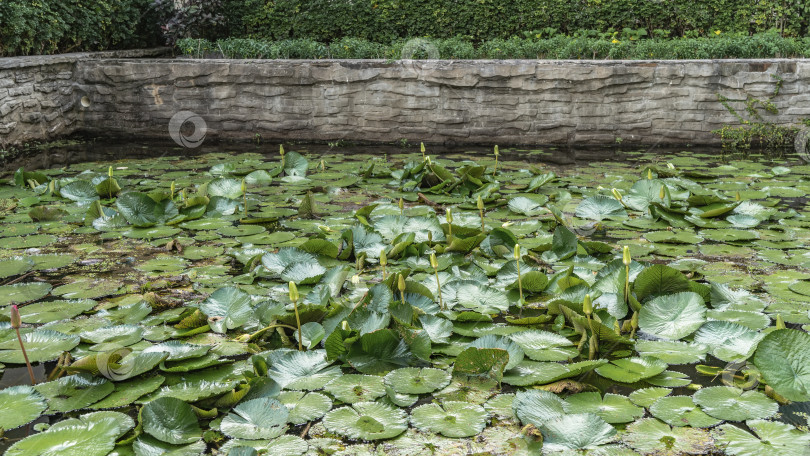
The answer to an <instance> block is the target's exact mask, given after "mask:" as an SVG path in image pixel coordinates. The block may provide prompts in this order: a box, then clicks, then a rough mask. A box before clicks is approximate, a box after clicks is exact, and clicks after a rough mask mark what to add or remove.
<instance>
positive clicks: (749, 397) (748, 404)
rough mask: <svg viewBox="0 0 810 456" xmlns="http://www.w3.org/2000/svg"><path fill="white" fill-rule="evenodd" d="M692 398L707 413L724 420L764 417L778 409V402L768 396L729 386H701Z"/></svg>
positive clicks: (769, 415) (771, 414)
mask: <svg viewBox="0 0 810 456" xmlns="http://www.w3.org/2000/svg"><path fill="white" fill-rule="evenodd" d="M692 400H693V401H694V402H695V404H697V405H699V406H700V408H701V409H703V411H704V412H706V413H707V414H708V415H711V416H713V417H715V418H718V419H721V420H726V421H745V420H754V419H765V418H769V417H771V416H773V415H774V414H775V413H776V412H778V411H779V404H777V403H776V402H774V401H773V400H771V399H770V398H769V397H768V396H766V395H764V394H762V393H760V392H758V391H745V390H742V389H739V388H732V387H730V386H712V387H709V388H702V389H700V390H698V391H697V392H696V393H695V394H694V395H693V396H692Z"/></svg>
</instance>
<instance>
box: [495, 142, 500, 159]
mask: <svg viewBox="0 0 810 456" xmlns="http://www.w3.org/2000/svg"><path fill="white" fill-rule="evenodd" d="M498 155H499V153H498V145H497V144H496V145H495V156H496V157H497V156H498Z"/></svg>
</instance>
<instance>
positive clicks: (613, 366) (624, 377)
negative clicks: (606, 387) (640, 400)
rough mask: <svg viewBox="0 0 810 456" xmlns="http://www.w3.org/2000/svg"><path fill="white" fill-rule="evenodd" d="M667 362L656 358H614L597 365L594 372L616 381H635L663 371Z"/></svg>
mask: <svg viewBox="0 0 810 456" xmlns="http://www.w3.org/2000/svg"><path fill="white" fill-rule="evenodd" d="M666 368H667V363H665V362H663V361H661V360H660V359H657V358H638V357H636V358H626V359H615V360H613V361H611V362H610V364H605V365H604V366H601V367H597V368H596V373H597V374H599V375H601V376H602V377H605V378H609V379H611V380H616V381H617V382H624V383H635V382H637V381H639V380H643V379H645V378H650V377H652V376H655V375H658V374H660V373H661V372H664V371H665V370H666Z"/></svg>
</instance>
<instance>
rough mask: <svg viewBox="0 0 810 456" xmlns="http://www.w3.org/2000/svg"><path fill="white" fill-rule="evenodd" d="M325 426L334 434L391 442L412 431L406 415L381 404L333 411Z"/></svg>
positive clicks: (354, 406) (326, 418)
mask: <svg viewBox="0 0 810 456" xmlns="http://www.w3.org/2000/svg"><path fill="white" fill-rule="evenodd" d="M323 424H324V426H325V427H326V429H328V430H329V431H331V432H334V433H337V434H340V435H343V436H346V437H349V438H352V439H362V440H380V439H390V438H392V437H396V436H398V435H400V434H402V433H403V432H405V429H407V428H408V421H407V416H406V415H405V412H403V411H402V410H400V409H397V408H394V407H391V406H388V405H384V404H381V403H378V402H358V403H356V404H353V405H351V406H346V407H341V408H338V409H335V410H332V411H331V412H329V413H327V414H326V416H325V417H324V418H323Z"/></svg>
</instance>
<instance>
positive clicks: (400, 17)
mask: <svg viewBox="0 0 810 456" xmlns="http://www.w3.org/2000/svg"><path fill="white" fill-rule="evenodd" d="M222 1H223V4H224V5H225V16H226V21H227V30H228V36H231V37H239V38H263V39H272V40H282V39H290V38H305V39H312V40H316V41H321V42H331V41H334V40H338V39H341V38H345V37H358V38H363V39H367V40H369V41H373V42H378V43H389V42H391V41H393V40H396V39H401V38H407V37H413V36H430V37H433V38H452V37H454V36H465V37H469V38H470V39H471V40H474V41H476V42H479V41H486V40H492V39H496V38H501V39H506V38H509V37H511V36H521V35H522V34H523V33H524V32H526V31H532V32H544V33H546V34H549V33H559V34H564V35H566V34H567V35H572V34H574V33H575V32H576V31H577V30H588V29H594V30H600V31H608V30H610V29H613V30H618V31H622V30H624V29H626V28H627V29H633V30H639V29H644V30H645V31H646V32H648V33H650V34H651V33H652V31H653V30H656V29H658V30H666V31H667V32H668V33H669V34H670V36H671V37H682V36H687V37H689V36H695V35H701V36H706V35H708V34H710V33H713V32H714V31H715V30H721V31H723V32H727V33H728V32H743V33H746V34H753V33H759V32H764V31H766V30H769V29H771V28H776V29H778V30H779V31H780V33H782V34H783V35H786V36H804V35H806V34H808V28H809V27H810V0H699V1H696V0H339V1H336V0H222ZM201 36H202V35H201Z"/></svg>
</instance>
